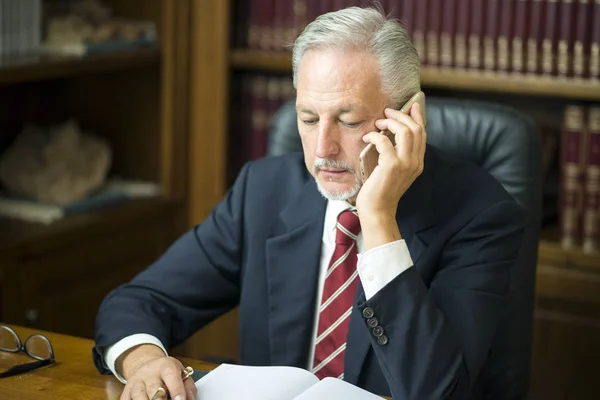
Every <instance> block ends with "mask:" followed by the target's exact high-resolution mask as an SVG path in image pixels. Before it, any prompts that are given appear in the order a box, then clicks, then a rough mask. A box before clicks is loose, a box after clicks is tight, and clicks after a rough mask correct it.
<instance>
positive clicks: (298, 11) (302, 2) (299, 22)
mask: <svg viewBox="0 0 600 400" xmlns="http://www.w3.org/2000/svg"><path fill="white" fill-rule="evenodd" d="M289 1H293V2H294V9H293V12H294V37H296V36H298V35H300V32H302V31H303V30H304V28H306V25H307V24H308V22H309V19H308V18H309V14H308V3H307V2H308V0H289ZM311 21H312V19H311Z"/></svg>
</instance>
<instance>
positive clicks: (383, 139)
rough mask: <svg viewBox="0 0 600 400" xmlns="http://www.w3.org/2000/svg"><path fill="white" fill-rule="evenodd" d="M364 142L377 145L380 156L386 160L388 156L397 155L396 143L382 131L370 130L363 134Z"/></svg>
mask: <svg viewBox="0 0 600 400" xmlns="http://www.w3.org/2000/svg"><path fill="white" fill-rule="evenodd" d="M363 142H366V143H372V144H374V145H375V148H376V149H377V152H378V153H379V157H383V159H384V160H385V159H386V158H387V157H390V156H393V157H396V154H395V149H394V145H393V144H392V142H391V141H390V139H389V138H388V137H387V136H385V135H384V134H383V133H381V132H370V133H367V134H366V135H364V136H363Z"/></svg>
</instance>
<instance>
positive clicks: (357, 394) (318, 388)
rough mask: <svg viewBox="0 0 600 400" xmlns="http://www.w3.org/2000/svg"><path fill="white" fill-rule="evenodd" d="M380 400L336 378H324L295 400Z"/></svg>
mask: <svg viewBox="0 0 600 400" xmlns="http://www.w3.org/2000/svg"><path fill="white" fill-rule="evenodd" d="M320 399H327V400H338V399H339V400H381V399H382V398H381V397H379V396H375V395H374V394H372V393H370V392H367V391H366V390H364V389H361V388H359V387H358V386H354V385H352V384H350V383H348V382H344V381H343V380H341V379H337V378H325V379H323V380H322V381H321V382H319V383H317V384H316V385H314V386H312V387H310V388H309V389H308V390H306V391H305V392H304V393H302V394H301V395H300V396H298V397H296V398H295V400H320Z"/></svg>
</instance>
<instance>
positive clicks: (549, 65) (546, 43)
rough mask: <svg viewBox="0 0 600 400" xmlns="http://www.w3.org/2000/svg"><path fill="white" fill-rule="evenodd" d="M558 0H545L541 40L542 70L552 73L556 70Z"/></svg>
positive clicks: (547, 73)
mask: <svg viewBox="0 0 600 400" xmlns="http://www.w3.org/2000/svg"><path fill="white" fill-rule="evenodd" d="M557 22H558V0H546V21H545V26H544V39H543V40H542V72H543V73H544V75H553V74H554V73H555V72H556V69H555V65H556V58H557V57H556V53H557V47H558V46H557V41H558V35H557V32H558V29H557V28H558V25H557Z"/></svg>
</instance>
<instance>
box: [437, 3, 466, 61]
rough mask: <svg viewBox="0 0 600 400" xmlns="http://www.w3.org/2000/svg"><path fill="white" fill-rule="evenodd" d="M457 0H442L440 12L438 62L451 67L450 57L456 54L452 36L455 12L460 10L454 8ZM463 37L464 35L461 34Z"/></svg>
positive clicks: (453, 33) (454, 30)
mask: <svg viewBox="0 0 600 400" xmlns="http://www.w3.org/2000/svg"><path fill="white" fill-rule="evenodd" d="M456 3H457V0H444V9H443V14H442V33H441V35H440V45H441V46H440V64H442V65H443V66H445V67H451V66H452V64H453V62H452V57H453V55H454V54H456V51H455V50H454V46H453V44H454V43H453V42H452V38H453V37H454V35H455V32H456V28H455V22H456V14H457V13H458V12H460V10H457V8H456ZM463 38H464V36H463Z"/></svg>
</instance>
